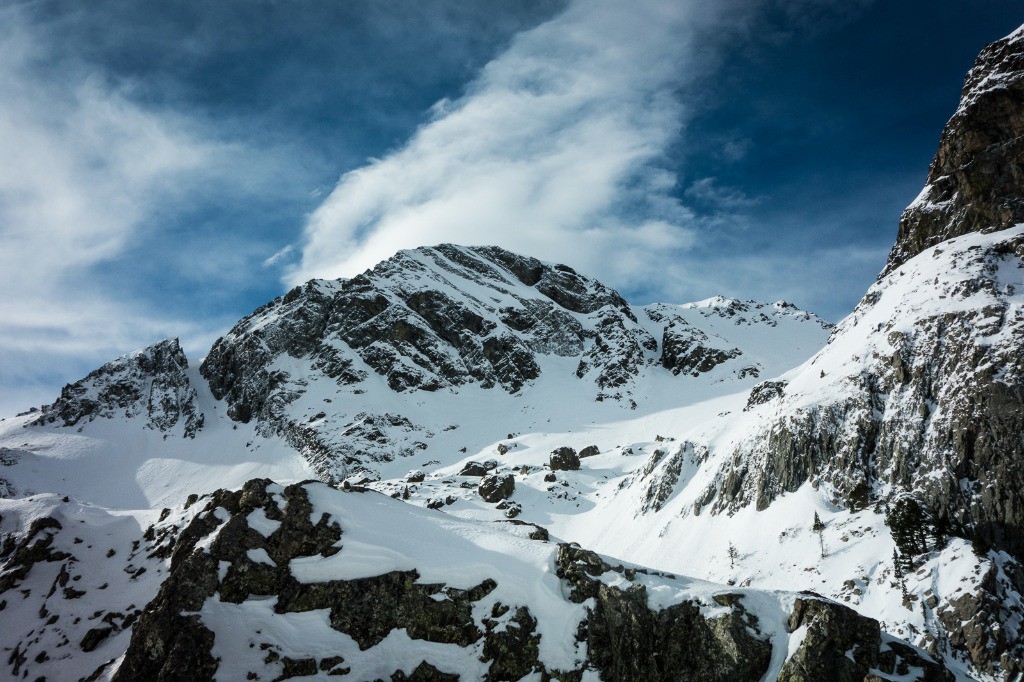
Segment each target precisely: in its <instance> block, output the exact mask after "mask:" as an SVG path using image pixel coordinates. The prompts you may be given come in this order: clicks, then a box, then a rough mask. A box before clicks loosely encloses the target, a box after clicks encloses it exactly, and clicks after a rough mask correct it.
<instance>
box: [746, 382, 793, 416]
mask: <svg viewBox="0 0 1024 682" xmlns="http://www.w3.org/2000/svg"><path fill="white" fill-rule="evenodd" d="M785 394H786V382H785V381H765V382H762V383H760V384H758V385H757V386H754V388H752V389H750V397H749V398H747V405H746V407H744V408H743V411H744V412H746V411H747V410H749V409H751V408H753V407H756V406H758V405H764V404H765V403H767V402H769V401H772V400H775V399H776V398H781V397H782V396H784V395H785Z"/></svg>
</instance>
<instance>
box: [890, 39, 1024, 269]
mask: <svg viewBox="0 0 1024 682" xmlns="http://www.w3.org/2000/svg"><path fill="white" fill-rule="evenodd" d="M1022 188H1024V30H1020V29H1018V30H1017V31H1015V32H1014V33H1013V34H1011V35H1009V36H1007V37H1006V38H1003V39H1002V40H999V41H996V42H994V43H992V44H991V45H988V46H987V47H985V49H984V50H982V51H981V54H979V55H978V58H977V60H976V61H975V63H974V67H973V68H972V69H971V70H970V71H969V72H968V74H967V80H966V81H965V83H964V88H963V94H962V96H961V99H960V106H959V107H958V108H957V110H956V113H954V114H953V117H952V118H951V119H950V120H949V123H947V124H946V128H945V130H943V131H942V137H941V139H940V140H939V150H938V152H937V153H936V154H935V159H934V160H933V161H932V165H931V169H930V170H929V172H928V182H927V184H926V185H925V188H924V190H923V191H922V192H921V195H920V196H919V197H918V198H917V200H915V201H914V203H913V204H911V205H910V207H909V208H907V210H906V211H904V212H903V216H902V218H900V228H899V236H898V238H897V240H896V244H895V246H893V249H892V252H891V253H890V254H889V262H888V263H887V265H886V267H885V270H883V272H882V276H885V275H887V274H889V273H890V272H892V271H893V270H895V269H896V268H898V267H899V266H900V265H902V264H903V263H905V262H906V261H907V260H909V259H910V258H912V257H913V256H915V255H917V254H919V253H921V252H922V251H923V250H925V249H927V248H928V247H931V246H935V245H936V244H939V243H941V242H943V241H945V240H947V239H950V238H951V237H958V236H960V235H963V234H967V233H969V232H976V231H980V232H994V231H997V230H1003V229H1006V228H1008V227H1012V226H1013V225H1016V224H1018V223H1024V193H1022V191H1021V190H1022Z"/></svg>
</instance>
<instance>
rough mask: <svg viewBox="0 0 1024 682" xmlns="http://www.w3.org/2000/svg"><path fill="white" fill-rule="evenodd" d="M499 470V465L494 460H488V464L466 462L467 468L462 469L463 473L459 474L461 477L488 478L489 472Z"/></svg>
mask: <svg viewBox="0 0 1024 682" xmlns="http://www.w3.org/2000/svg"><path fill="white" fill-rule="evenodd" d="M497 468H498V463H497V462H495V461H494V460H488V461H486V462H483V463H480V462H466V466H464V467H462V471H460V472H459V476H486V475H487V472H489V471H493V470H494V469H497Z"/></svg>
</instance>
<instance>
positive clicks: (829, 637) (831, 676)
mask: <svg viewBox="0 0 1024 682" xmlns="http://www.w3.org/2000/svg"><path fill="white" fill-rule="evenodd" d="M789 630H790V632H798V631H800V632H801V633H802V641H801V643H800V646H799V647H798V648H797V650H796V651H795V652H793V654H792V656H790V658H789V660H787V661H786V664H785V665H784V666H783V667H782V671H781V673H780V674H779V678H778V679H779V682H810V681H811V680H837V681H839V682H847V681H848V682H860V680H869V679H878V678H873V677H872V676H871V671H872V670H878V671H880V672H882V673H885V674H886V675H899V676H902V675H907V674H908V673H910V671H911V670H915V671H916V674H917V676H918V677H917V679H919V680H922V682H947V681H948V682H952V680H953V679H954V677H953V675H952V674H951V673H950V672H949V671H948V670H945V669H944V668H943V667H942V666H941V665H939V664H938V663H936V662H935V661H934V660H932V659H931V658H930V657H927V656H926V655H922V654H921V653H920V652H918V651H916V650H914V649H913V648H911V647H909V646H906V645H905V644H902V643H900V642H897V641H884V643H883V635H882V633H881V631H880V630H879V627H878V622H877V621H875V620H872V619H870V618H865V617H864V616H860V615H858V614H857V613H856V612H855V611H853V610H852V609H849V608H847V607H845V606H841V605H839V604H836V603H834V602H826V601H823V600H821V599H815V598H805V597H800V598H798V599H797V600H796V602H795V603H794V606H793V612H792V613H791V614H790V616H789ZM889 639H890V638H886V640H889Z"/></svg>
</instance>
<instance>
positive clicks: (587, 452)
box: [579, 445, 601, 459]
mask: <svg viewBox="0 0 1024 682" xmlns="http://www.w3.org/2000/svg"><path fill="white" fill-rule="evenodd" d="M600 454H601V451H600V450H599V449H598V447H597V446H596V445H588V446H587V447H585V448H583V449H582V450H580V454H579V457H580V459H583V458H585V457H593V456H594V455H600Z"/></svg>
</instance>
